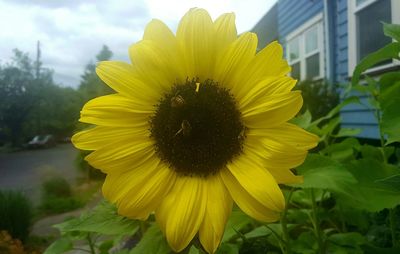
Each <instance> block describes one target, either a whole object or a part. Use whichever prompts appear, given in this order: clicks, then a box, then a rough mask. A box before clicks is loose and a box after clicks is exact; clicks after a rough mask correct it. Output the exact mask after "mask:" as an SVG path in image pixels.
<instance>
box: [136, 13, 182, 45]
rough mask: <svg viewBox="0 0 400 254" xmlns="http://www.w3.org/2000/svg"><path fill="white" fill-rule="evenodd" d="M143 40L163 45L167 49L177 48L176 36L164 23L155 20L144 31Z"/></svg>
mask: <svg viewBox="0 0 400 254" xmlns="http://www.w3.org/2000/svg"><path fill="white" fill-rule="evenodd" d="M143 40H151V41H154V42H157V43H162V44H163V45H165V46H166V47H167V48H174V47H177V45H176V38H175V35H174V34H173V33H172V31H171V30H170V29H169V28H168V26H166V25H165V24H164V22H162V21H161V20H158V19H153V20H152V21H150V22H149V23H148V24H147V26H146V29H145V30H144V34H143Z"/></svg>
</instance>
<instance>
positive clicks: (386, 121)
mask: <svg viewBox="0 0 400 254" xmlns="http://www.w3.org/2000/svg"><path fill="white" fill-rule="evenodd" d="M399 105H400V99H397V100H395V101H393V102H392V103H391V104H389V105H388V106H386V107H385V108H384V109H383V112H382V123H381V131H382V133H384V134H385V135H386V143H385V145H389V144H391V143H393V142H399V141H400V131H399V130H400V111H399Z"/></svg>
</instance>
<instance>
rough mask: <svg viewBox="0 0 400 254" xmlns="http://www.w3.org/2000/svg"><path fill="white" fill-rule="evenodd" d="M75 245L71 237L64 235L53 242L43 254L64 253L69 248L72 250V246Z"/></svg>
mask: <svg viewBox="0 0 400 254" xmlns="http://www.w3.org/2000/svg"><path fill="white" fill-rule="evenodd" d="M73 246H74V245H73V244H72V241H71V239H69V238H67V237H62V238H60V239H58V240H56V241H55V242H53V243H52V244H51V245H50V246H49V247H48V248H47V249H46V251H45V252H44V253H43V254H62V253H66V252H68V251H69V250H72V247H73Z"/></svg>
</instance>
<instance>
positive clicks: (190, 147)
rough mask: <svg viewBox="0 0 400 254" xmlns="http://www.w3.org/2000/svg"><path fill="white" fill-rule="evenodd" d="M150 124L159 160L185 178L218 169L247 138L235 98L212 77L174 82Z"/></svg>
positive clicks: (208, 173)
mask: <svg viewBox="0 0 400 254" xmlns="http://www.w3.org/2000/svg"><path fill="white" fill-rule="evenodd" d="M150 126H151V129H150V131H151V136H152V138H153V139H154V140H155V148H156V152H157V154H158V156H159V157H160V158H161V160H162V161H164V162H165V163H167V164H168V165H169V166H170V167H171V168H172V169H174V170H175V171H176V172H177V173H179V174H182V175H189V176H208V175H210V174H215V173H216V172H218V171H219V170H220V169H221V168H223V167H224V166H225V165H226V164H227V163H228V162H230V161H231V160H232V159H233V158H234V157H235V156H237V155H239V154H240V153H241V152H242V146H243V140H244V138H245V135H244V133H245V126H244V125H243V123H242V120H241V114H240V111H239V110H238V109H237V105H236V102H235V99H234V98H233V96H232V95H231V94H230V93H229V90H228V89H226V88H223V87H221V86H219V85H218V84H217V83H215V82H213V81H212V80H207V81H205V82H203V83H198V82H196V81H195V80H192V81H186V83H185V84H178V85H175V86H174V87H173V88H172V89H171V91H170V92H168V93H166V94H165V95H164V97H163V98H162V99H161V100H160V102H159V104H158V105H157V109H156V112H155V114H154V116H153V117H152V118H151V120H150Z"/></svg>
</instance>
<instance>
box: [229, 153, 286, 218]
mask: <svg viewBox="0 0 400 254" xmlns="http://www.w3.org/2000/svg"><path fill="white" fill-rule="evenodd" d="M252 157H254V156H251V155H250V154H246V153H243V154H241V155H240V157H239V158H237V159H234V160H233V162H232V163H230V164H228V165H227V168H228V169H229V171H230V172H231V173H232V175H233V176H234V177H235V178H236V180H237V181H238V182H239V183H240V185H241V186H242V187H243V188H244V189H245V190H246V191H247V192H248V193H249V194H250V195H251V196H252V197H253V198H254V199H256V200H257V201H258V202H260V203H261V204H263V205H264V206H266V207H268V208H269V209H271V210H274V211H277V212H280V211H282V210H283V209H284V208H285V200H284V197H283V194H282V191H281V190H280V189H279V186H278V184H277V183H276V181H275V179H274V178H273V176H272V175H271V174H270V173H269V172H268V171H267V170H266V169H265V168H264V167H263V165H260V163H259V162H258V161H257V160H258V158H256V157H254V158H252ZM228 189H229V187H228ZM229 191H231V190H229ZM233 198H234V197H233Z"/></svg>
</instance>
